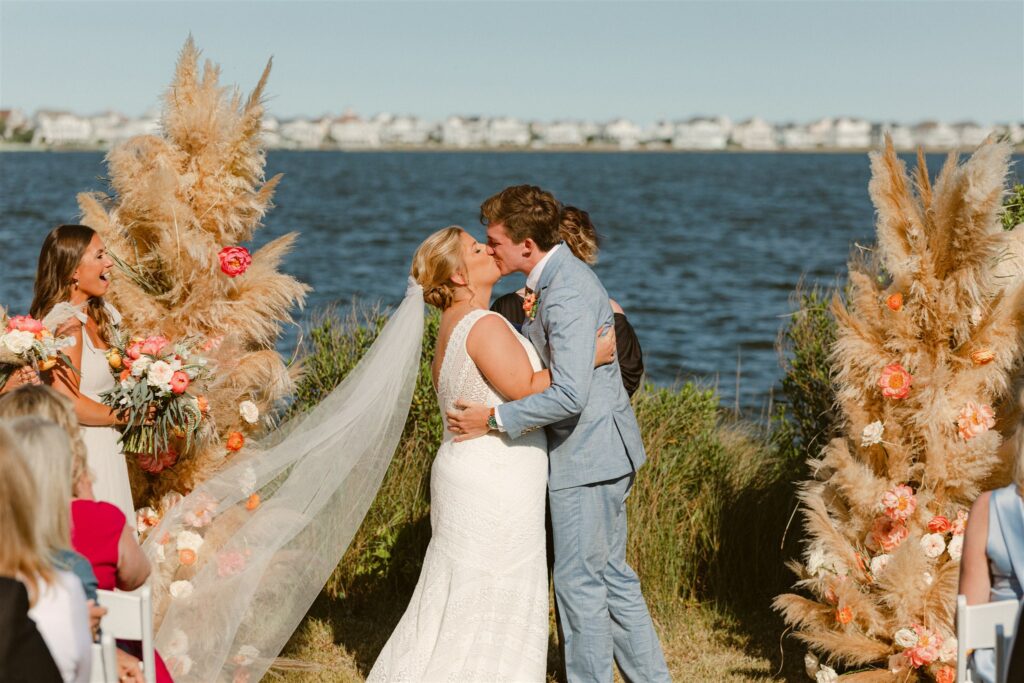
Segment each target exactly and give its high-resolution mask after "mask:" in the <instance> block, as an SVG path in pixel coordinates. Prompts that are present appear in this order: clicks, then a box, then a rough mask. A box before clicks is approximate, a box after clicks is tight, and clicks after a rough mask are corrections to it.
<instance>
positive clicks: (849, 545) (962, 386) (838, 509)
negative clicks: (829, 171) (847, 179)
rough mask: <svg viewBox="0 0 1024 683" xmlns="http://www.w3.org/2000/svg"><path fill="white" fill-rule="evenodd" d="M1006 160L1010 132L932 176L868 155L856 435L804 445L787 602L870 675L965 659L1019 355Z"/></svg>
mask: <svg viewBox="0 0 1024 683" xmlns="http://www.w3.org/2000/svg"><path fill="white" fill-rule="evenodd" d="M1009 156H1010V148H1009V147H1008V146H1007V145H1006V144H1001V143H1000V144H995V143H987V144H985V145H982V146H981V147H980V148H979V149H978V150H977V151H976V152H975V153H974V155H973V156H971V157H970V158H969V159H968V160H967V161H966V162H965V163H963V164H960V163H958V159H957V157H956V155H953V154H951V155H950V157H949V159H948V160H947V162H946V164H945V165H944V167H943V168H942V171H941V172H940V173H939V175H938V178H937V179H936V181H935V183H934V184H932V182H931V181H930V178H929V175H928V170H927V168H926V166H925V162H924V158H923V155H920V154H919V155H918V161H917V168H916V169H915V170H914V172H913V174H912V175H908V173H907V170H906V168H905V165H904V163H903V161H901V160H900V159H899V157H897V156H896V152H895V151H894V149H893V146H892V143H891V141H890V140H886V145H885V149H884V150H883V151H881V152H876V153H873V154H872V155H871V171H872V178H871V182H870V185H869V192H870V194H871V199H872V201H873V202H874V205H875V209H876V212H877V246H876V250H875V253H874V254H873V258H870V259H859V260H857V261H856V262H852V263H851V264H850V273H849V289H848V290H847V291H848V295H847V298H846V300H842V299H840V298H838V297H837V298H836V300H835V301H834V302H833V305H832V313H833V315H834V316H835V319H836V323H837V338H836V343H835V346H834V348H833V351H832V367H833V373H834V382H835V387H836V395H837V402H838V408H839V409H840V411H841V414H842V416H843V424H844V432H845V435H844V436H842V437H840V438H836V439H834V440H833V441H832V442H831V443H829V444H828V445H827V446H826V447H825V448H824V450H823V451H822V453H820V454H818V453H814V454H809V455H810V456H812V459H811V460H810V464H811V468H810V469H811V472H813V473H814V476H815V479H814V480H813V481H808V482H805V483H804V484H803V485H802V491H801V503H802V506H803V515H804V528H805V532H806V545H805V554H804V556H803V558H801V561H798V562H793V563H791V567H792V568H793V569H794V571H795V572H796V574H797V576H798V577H799V580H798V582H797V584H796V586H795V587H796V588H797V589H799V590H801V591H802V593H801V594H800V595H797V594H787V595H781V596H779V597H777V598H776V600H775V606H776V608H777V609H778V610H779V611H781V612H782V614H783V616H784V617H785V619H786V621H787V622H788V623H789V624H790V625H791V626H793V628H794V629H795V633H796V636H797V637H798V638H799V639H801V640H803V641H804V642H805V643H807V644H808V645H809V646H810V647H811V648H812V649H813V650H815V651H816V652H817V653H819V654H821V655H823V658H824V659H827V660H828V661H829V662H831V663H832V664H835V665H840V666H847V667H856V668H857V669H858V671H857V672H856V673H852V672H851V673H850V674H847V676H848V677H849V680H877V681H888V680H900V681H917V680H932V679H935V678H937V677H942V678H943V679H947V677H951V676H952V669H955V666H956V661H955V660H956V647H955V641H954V640H953V638H954V637H955V632H954V625H953V614H954V605H955V595H956V590H957V580H958V571H959V553H960V550H959V544H961V543H962V542H963V538H962V533H963V526H964V516H965V515H966V511H967V510H968V509H969V507H970V504H971V503H972V502H973V500H974V499H975V498H976V497H977V496H978V494H979V493H980V492H981V491H982V490H985V489H991V488H994V487H997V486H1001V485H1004V484H1006V483H1008V481H1009V464H1010V463H1009V457H1010V454H1009V453H1007V452H1006V451H1005V449H1004V450H1003V451H1000V445H1001V443H1002V441H1003V436H1002V434H1001V432H1009V431H1010V430H1011V429H1012V428H1013V426H1014V421H1013V420H1012V418H1011V416H1012V415H1013V414H1014V413H1015V412H1016V405H1015V404H1016V396H1015V391H1014V389H1013V382H1012V378H1013V377H1014V376H1015V375H1016V374H1017V373H1019V372H1020V369H1021V364H1022V359H1024V278H1021V277H1020V276H1019V273H1020V271H1019V270H1017V269H1019V268H1021V266H1024V255H1022V254H1021V253H1020V236H1019V235H1014V233H1012V232H1009V231H1004V230H1003V229H1002V226H1001V222H1000V213H1001V210H1002V196H1003V193H1004V183H1005V179H1006V176H1007V170H1008V163H1009ZM1015 260H1016V261H1015ZM1015 274H1016V276H1015ZM903 629H906V630H903ZM897 634H899V635H897ZM847 676H844V677H843V678H844V679H846V678H847ZM948 679H949V680H951V678H948Z"/></svg>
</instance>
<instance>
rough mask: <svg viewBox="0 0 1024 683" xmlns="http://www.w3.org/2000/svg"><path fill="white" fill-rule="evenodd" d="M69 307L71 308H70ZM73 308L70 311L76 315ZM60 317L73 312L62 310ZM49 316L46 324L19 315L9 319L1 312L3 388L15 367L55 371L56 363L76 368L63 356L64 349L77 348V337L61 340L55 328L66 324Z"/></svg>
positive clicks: (0, 356) (1, 374)
mask: <svg viewBox="0 0 1024 683" xmlns="http://www.w3.org/2000/svg"><path fill="white" fill-rule="evenodd" d="M69 308H70V306H69ZM73 311H74V309H71V312H73ZM56 312H57V313H58V315H67V316H68V317H70V313H68V311H65V310H64V309H63V308H62V309H61V310H60V311H56ZM66 320H67V318H66V317H65V318H64V319H63V320H59V319H57V318H54V317H53V315H52V314H51V315H48V316H47V317H46V318H45V319H44V320H43V321H39V320H36V319H35V318H33V317H32V316H29V315H16V316H14V317H11V318H9V317H8V316H7V313H6V312H5V311H2V310H0V326H2V328H3V332H2V333H0V386H2V385H3V384H4V383H5V382H6V381H7V378H8V377H10V375H11V372H13V371H14V370H15V369H16V368H20V367H25V366H32V369H34V370H35V371H37V372H45V371H46V370H49V369H51V368H53V366H55V365H56V364H57V361H63V362H64V364H65V365H67V366H68V367H69V368H72V369H73V366H72V365H71V361H70V360H69V359H68V357H67V356H66V355H65V354H64V349H66V348H68V347H70V346H74V345H75V339H74V337H63V336H61V337H58V336H56V335H54V333H53V331H52V329H51V328H52V327H55V326H56V325H59V324H62V323H63V322H64V321H66Z"/></svg>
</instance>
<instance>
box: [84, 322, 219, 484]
mask: <svg viewBox="0 0 1024 683" xmlns="http://www.w3.org/2000/svg"><path fill="white" fill-rule="evenodd" d="M107 362H108V363H109V364H110V369H111V371H112V372H113V373H114V375H115V376H116V378H117V381H116V383H115V385H114V388H113V389H111V390H110V391H106V392H104V393H102V394H100V397H101V398H102V400H103V403H104V404H106V405H108V406H110V407H111V408H114V409H115V410H118V411H124V412H127V413H128V424H127V425H126V426H125V427H124V430H123V431H122V433H121V444H122V445H123V447H124V451H125V453H131V454H133V455H135V456H136V457H137V458H138V461H139V466H140V467H142V469H144V470H146V471H147V472H150V473H154V474H155V473H157V472H160V471H161V470H163V469H164V468H165V467H170V466H171V465H173V464H174V463H175V462H176V461H177V459H178V453H179V452H180V451H181V450H189V449H190V448H192V447H193V445H194V443H195V441H196V440H197V438H199V435H200V432H201V429H202V427H203V424H204V422H206V421H207V417H206V415H207V412H208V410H209V407H208V406H207V405H206V399H205V398H204V397H203V396H202V395H197V394H193V393H192V392H191V391H190V389H194V388H195V387H197V386H200V385H201V384H202V383H203V382H205V381H207V380H208V379H209V378H210V376H211V372H210V370H209V368H208V367H207V360H206V358H204V357H203V356H201V355H199V354H197V353H196V343H195V342H194V340H185V341H182V342H178V343H172V342H170V341H169V340H167V339H166V338H164V337H159V336H154V337H147V338H145V339H143V338H135V339H132V340H130V341H127V342H126V341H125V340H124V338H123V337H120V336H117V337H116V338H115V339H114V341H113V342H112V343H111V346H110V350H109V351H108V352H107ZM175 446H178V447H177V448H176V447H175Z"/></svg>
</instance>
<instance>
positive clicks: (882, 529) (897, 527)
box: [871, 517, 910, 553]
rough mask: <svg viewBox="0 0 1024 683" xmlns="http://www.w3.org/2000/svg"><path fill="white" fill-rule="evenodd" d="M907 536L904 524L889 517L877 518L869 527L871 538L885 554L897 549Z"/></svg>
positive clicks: (907, 531) (907, 532)
mask: <svg viewBox="0 0 1024 683" xmlns="http://www.w3.org/2000/svg"><path fill="white" fill-rule="evenodd" d="M909 535H910V530H909V529H907V525H906V524H904V523H903V522H902V521H899V520H894V519H890V518H889V517H878V518H877V519H875V523H874V524H873V525H872V527H871V537H872V538H873V539H874V541H875V543H877V544H878V546H879V547H880V548H881V549H882V550H884V551H885V552H887V553H888V552H890V551H892V550H895V549H896V548H898V547H899V545H900V544H901V543H903V541H905V540H907V536H909Z"/></svg>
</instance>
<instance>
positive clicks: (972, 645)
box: [956, 595, 1020, 683]
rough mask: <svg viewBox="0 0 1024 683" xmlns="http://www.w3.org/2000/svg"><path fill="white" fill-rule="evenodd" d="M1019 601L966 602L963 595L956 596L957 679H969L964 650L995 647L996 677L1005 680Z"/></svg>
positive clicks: (961, 681) (965, 651) (966, 682)
mask: <svg viewBox="0 0 1024 683" xmlns="http://www.w3.org/2000/svg"><path fill="white" fill-rule="evenodd" d="M1019 609H1020V602H1018V601H1017V600H1001V601H999V602H986V603H982V604H980V605H968V604H967V598H966V597H965V596H963V595H958V596H956V680H957V681H959V682H960V683H968V682H970V681H972V680H973V679H971V678H970V677H969V674H968V672H967V651H968V650H980V649H983V648H992V649H994V650H995V655H996V657H995V659H996V680H997V681H1005V680H1006V665H1007V663H1008V660H1007V658H1008V657H1009V653H1010V643H1011V642H1012V641H1013V632H1014V630H1015V629H1016V628H1017V612H1018V610H1019Z"/></svg>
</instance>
